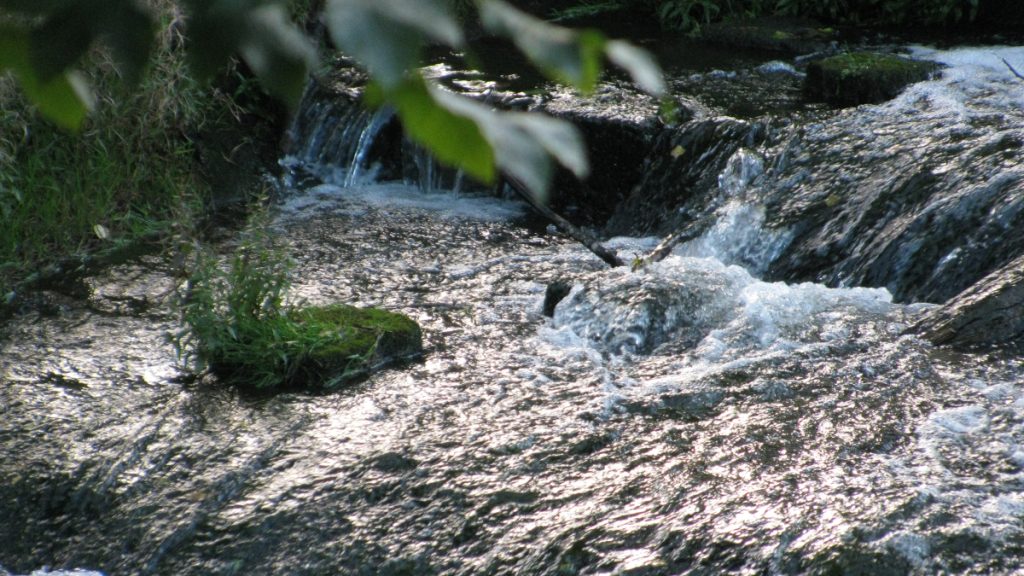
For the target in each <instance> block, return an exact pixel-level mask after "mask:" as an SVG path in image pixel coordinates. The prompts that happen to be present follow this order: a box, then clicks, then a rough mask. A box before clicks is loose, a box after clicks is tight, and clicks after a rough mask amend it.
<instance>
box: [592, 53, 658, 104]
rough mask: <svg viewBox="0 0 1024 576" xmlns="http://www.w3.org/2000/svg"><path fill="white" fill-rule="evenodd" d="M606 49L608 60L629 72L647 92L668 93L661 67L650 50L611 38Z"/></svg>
mask: <svg viewBox="0 0 1024 576" xmlns="http://www.w3.org/2000/svg"><path fill="white" fill-rule="evenodd" d="M604 50H605V54H607V55H608V60H610V61H611V62H612V63H613V64H615V65H616V66H618V67H619V68H622V69H623V70H625V71H626V72H628V73H629V75H630V76H631V77H632V78H633V81H634V82H636V83H637V85H638V86H640V88H642V89H643V90H644V91H645V92H647V93H648V94H650V95H652V96H664V95H665V94H666V92H667V88H666V87H665V78H664V77H663V76H662V74H661V68H660V67H659V66H658V63H657V62H656V61H655V60H654V58H653V57H652V56H651V55H650V53H649V52H647V51H646V50H642V49H640V48H637V47H636V46H634V45H632V44H630V43H629V42H623V41H622V40H610V41H609V42H608V43H607V44H606V45H605V48H604Z"/></svg>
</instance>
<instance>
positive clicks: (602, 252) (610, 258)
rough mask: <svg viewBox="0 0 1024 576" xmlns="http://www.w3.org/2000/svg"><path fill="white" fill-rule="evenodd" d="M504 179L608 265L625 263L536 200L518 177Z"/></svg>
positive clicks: (559, 227)
mask: <svg viewBox="0 0 1024 576" xmlns="http://www.w3.org/2000/svg"><path fill="white" fill-rule="evenodd" d="M505 180H507V181H508V183H509V185H510V186H512V189H513V190H515V191H516V194H519V196H521V197H522V198H523V199H524V200H526V201H527V202H528V203H529V204H530V206H533V209H534V210H536V211H538V212H540V213H541V214H542V215H543V216H544V217H545V218H547V219H548V220H550V221H551V223H552V224H554V225H555V226H557V227H558V229H559V230H561V231H562V232H564V233H565V234H567V235H568V236H569V237H570V238H572V239H573V240H576V241H577V242H579V243H580V244H583V245H584V246H586V248H587V250H590V251H591V252H593V253H594V255H595V256H597V257H598V258H600V259H601V260H604V261H605V263H607V264H608V265H609V266H611V267H612V268H615V267H617V266H625V265H626V263H625V262H623V261H622V259H621V258H619V255H618V254H616V253H615V252H613V251H611V250H609V249H607V248H605V247H604V246H603V245H602V244H601V242H600V241H599V240H598V239H597V237H596V236H594V235H593V234H592V233H591V232H589V231H587V230H584V229H583V228H580V227H578V226H576V225H574V224H573V223H572V222H569V221H568V220H566V219H565V218H562V217H561V216H559V215H558V214H556V213H555V212H554V211H553V210H552V209H550V208H548V207H547V206H545V205H544V204H542V203H541V202H538V201H537V199H536V198H534V196H533V195H532V194H530V193H529V191H527V190H526V186H525V185H524V184H523V183H522V182H520V181H519V180H518V179H516V178H515V177H513V176H509V175H507V174H506V175H505Z"/></svg>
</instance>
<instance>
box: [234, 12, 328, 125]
mask: <svg viewBox="0 0 1024 576" xmlns="http://www.w3.org/2000/svg"><path fill="white" fill-rule="evenodd" d="M248 16H249V26H248V29H247V30H246V32H245V34H244V38H243V40H242V43H241V46H239V53H240V54H241V55H242V58H243V59H244V60H245V62H246V63H247V64H248V65H249V67H250V68H252V70H253V72H255V73H256V76H258V77H259V79H260V81H261V82H262V83H263V86H264V87H265V88H266V89H267V91H268V92H270V93H271V94H273V95H274V96H277V97H278V98H280V99H281V100H283V101H284V102H285V103H286V104H288V105H289V106H290V107H291V108H295V107H296V106H298V103H299V100H300V99H301V98H302V90H303V88H304V87H305V85H306V78H307V74H308V73H309V69H310V68H311V67H312V66H313V64H314V62H315V60H316V52H315V51H314V49H313V46H312V45H310V43H309V42H308V41H307V39H306V36H305V35H303V34H302V32H300V31H299V30H298V29H296V28H295V26H294V25H293V24H292V23H291V21H290V19H289V18H288V13H287V11H286V10H285V9H284V7H283V6H281V5H279V4H269V5H266V6H262V7H260V8H257V9H256V10H253V11H252V12H251V13H250V14H249V15H248Z"/></svg>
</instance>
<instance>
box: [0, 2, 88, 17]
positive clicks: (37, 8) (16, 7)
mask: <svg viewBox="0 0 1024 576" xmlns="http://www.w3.org/2000/svg"><path fill="white" fill-rule="evenodd" d="M71 3H72V0H0V9H3V10H4V11H5V12H19V13H21V14H29V15H33V16H45V15H46V14H52V13H53V12H55V11H57V10H60V9H62V8H65V7H67V6H68V5H69V4H71Z"/></svg>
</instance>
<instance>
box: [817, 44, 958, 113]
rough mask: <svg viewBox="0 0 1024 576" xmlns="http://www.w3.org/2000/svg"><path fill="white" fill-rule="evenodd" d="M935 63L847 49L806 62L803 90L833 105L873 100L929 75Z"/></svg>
mask: <svg viewBox="0 0 1024 576" xmlns="http://www.w3.org/2000/svg"><path fill="white" fill-rule="evenodd" d="M938 69H939V66H938V65H937V64H936V63H934V62H924V61H920V60H911V59H909V58H903V57H901V56H895V55H892V54H880V53H877V52H850V53H847V54H840V55H838V56H832V57H829V58H825V59H823V60H817V61H814V62H811V63H810V64H808V65H807V77H806V78H805V80H804V92H805V93H806V95H807V97H808V98H810V99H812V100H818V101H824V102H828V103H829V104H831V105H833V106H839V107H844V106H857V105H859V104H875V103H878V102H884V101H886V100H889V99H892V98H895V97H896V95H898V94H899V93H900V92H902V91H903V89H904V88H906V87H907V86H908V85H909V84H913V83H914V82H920V81H922V80H927V79H928V78H930V77H931V76H932V75H933V74H934V73H935V71H936V70H938Z"/></svg>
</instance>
